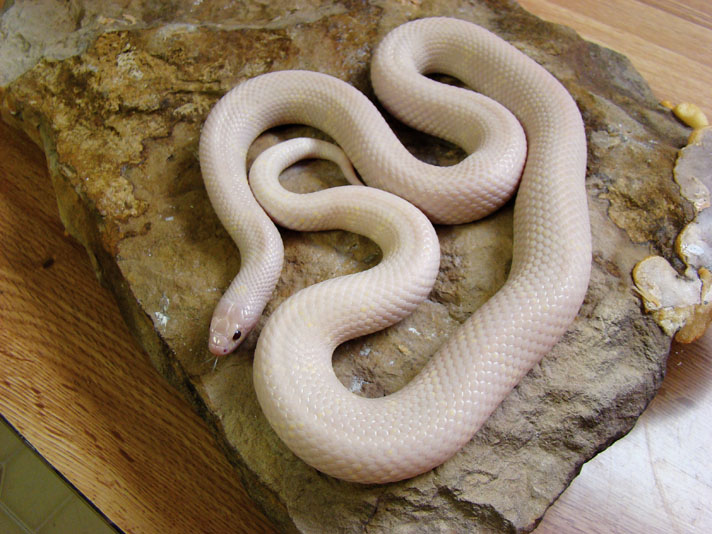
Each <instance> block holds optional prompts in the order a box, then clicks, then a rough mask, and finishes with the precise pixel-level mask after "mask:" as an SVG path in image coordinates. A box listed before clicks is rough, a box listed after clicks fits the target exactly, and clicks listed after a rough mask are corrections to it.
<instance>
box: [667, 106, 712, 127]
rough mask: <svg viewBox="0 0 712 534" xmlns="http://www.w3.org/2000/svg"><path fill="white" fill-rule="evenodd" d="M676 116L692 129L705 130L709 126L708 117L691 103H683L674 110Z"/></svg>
mask: <svg viewBox="0 0 712 534" xmlns="http://www.w3.org/2000/svg"><path fill="white" fill-rule="evenodd" d="M672 112H673V113H674V114H675V116H676V117H677V118H678V119H680V120H681V121H682V122H684V123H685V124H687V125H688V126H690V127H691V128H695V129H697V128H704V127H705V126H709V124H710V123H709V121H708V120H707V117H706V116H705V114H704V113H703V112H702V110H701V109H700V108H699V107H698V106H697V105H696V104H692V103H691V102H682V103H680V104H678V105H677V106H675V107H674V108H673V110H672Z"/></svg>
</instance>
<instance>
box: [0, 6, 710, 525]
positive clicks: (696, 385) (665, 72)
mask: <svg viewBox="0 0 712 534" xmlns="http://www.w3.org/2000/svg"><path fill="white" fill-rule="evenodd" d="M1 2H2V0H0V4H1ZM521 3H522V4H523V5H524V7H526V8H527V9H529V10H530V11H533V12H535V13H537V14H538V15H540V16H542V17H544V18H548V19H551V20H555V21H557V22H562V23H566V24H568V25H570V26H572V27H574V28H575V29H577V30H578V31H579V32H580V33H581V34H582V35H583V36H585V37H587V38H589V39H592V40H595V41H597V42H600V43H604V44H606V45H608V46H609V47H612V48H614V49H617V50H619V51H621V52H624V53H626V54H627V55H628V56H629V57H631V58H632V60H633V62H634V64H635V65H636V66H637V67H638V69H639V70H640V71H641V72H642V73H643V74H644V75H645V76H646V78H647V79H648V80H649V81H650V83H651V86H652V87H653V90H654V91H655V92H656V94H657V95H658V96H659V97H660V98H668V99H670V100H673V101H675V102H679V101H683V100H691V101H694V102H696V103H698V104H700V105H701V106H702V107H703V108H704V110H705V111H706V112H707V113H708V115H710V113H712V91H711V90H710V87H712V58H711V57H710V50H712V3H711V2H709V1H708V0H691V1H685V2H682V1H675V0H670V1H666V0H647V1H643V0H641V1H636V0H600V1H597V2H589V1H584V0H525V1H523V2H521ZM45 167H46V163H45V160H44V156H43V154H42V152H41V151H40V150H39V149H38V148H36V147H35V146H34V145H32V143H31V142H30V141H29V139H28V138H27V137H25V136H24V134H20V133H18V132H17V131H14V130H11V129H10V128H8V127H7V126H5V125H4V124H2V123H0V176H1V178H0V324H1V325H2V326H1V327H0V414H2V416H3V417H5V418H6V419H7V420H8V421H9V422H10V423H11V424H12V425H13V426H14V427H16V428H17V429H18V430H19V431H20V432H21V433H22V434H23V436H25V437H26V438H27V439H28V440H29V441H30V442H31V443H32V444H33V445H34V446H35V447H36V448H37V449H38V450H39V452H40V453H41V454H42V455H43V456H45V458H47V459H48V460H49V461H50V463H52V465H54V466H55V467H56V468H57V469H58V470H59V471H60V472H62V473H63V474H64V476H65V477H67V479H68V480H69V481H70V482H71V483H72V484H74V485H75V486H76V487H77V488H78V489H79V490H80V491H81V492H82V493H84V494H85V495H86V496H87V497H88V498H89V499H90V500H91V501H92V502H94V503H95V504H96V505H97V506H98V508H99V509H100V510H102V511H103V512H104V513H105V514H106V515H107V516H108V517H109V518H110V519H111V520H112V521H114V522H115V523H116V524H117V525H118V526H119V527H120V528H121V529H122V530H124V531H125V532H129V533H139V532H140V533H144V532H177V533H182V532H206V533H207V532H210V533H223V532H272V531H273V530H272V527H270V525H269V524H268V523H267V522H266V521H265V520H264V518H263V517H262V516H261V515H260V513H259V511H258V510H256V508H255V507H254V506H253V505H252V504H251V503H250V501H249V500H248V499H247V497H246V496H245V494H244V491H243V490H242V488H241V487H240V485H239V483H238V481H237V474H236V472H235V471H234V470H233V469H232V468H231V466H230V465H229V464H228V463H227V462H226V460H225V459H224V456H223V455H222V454H221V453H220V451H219V450H218V448H217V447H216V445H215V442H214V441H213V439H212V437H211V436H210V434H209V432H208V431H207V429H206V428H205V426H204V425H203V424H202V422H201V420H200V419H199V418H198V417H197V416H195V415H194V414H193V413H192V411H191V409H190V407H189V406H188V405H187V404H186V403H185V402H184V401H183V400H182V399H181V398H179V397H178V395H177V394H176V393H175V392H174V391H173V390H172V389H170V388H169V387H168V386H167V385H166V384H165V382H164V381H163V380H162V379H161V377H160V376H159V375H158V374H157V373H156V371H155V370H154V369H153V368H152V367H151V366H150V365H149V364H148V361H147V358H146V357H145V356H144V355H143V353H142V352H141V350H140V349H139V348H138V347H137V346H136V344H135V343H134V342H133V341H132V339H131V337H130V335H129V333H128V331H127V329H126V327H125V326H124V323H123V321H122V320H121V317H120V315H119V313H118V310H117V308H116V305H115V303H114V301H113V299H112V297H111V295H110V294H109V293H108V292H107V291H106V290H105V289H104V288H102V287H101V286H100V285H99V284H98V283H97V282H96V279H95V277H94V274H93V272H92V270H91V268H90V266H89V263H88V260H87V258H86V254H85V253H84V251H83V249H82V248H81V247H80V246H79V245H77V243H76V242H74V241H73V240H72V239H71V238H68V237H67V236H66V235H65V234H64V231H63V229H62V226H61V223H60V222H59V218H58V215H57V208H56V205H55V201H54V195H53V192H52V189H51V185H50V182H49V179H48V177H47V172H46V170H45ZM711 392H712V333H710V332H708V334H707V335H706V336H705V337H704V338H703V339H702V340H701V341H699V342H698V343H696V344H693V345H690V346H686V347H682V346H674V347H673V351H672V354H671V357H670V360H669V364H668V375H667V377H666V379H665V381H664V384H663V388H662V389H661V391H660V393H659V395H658V396H657V397H656V399H655V400H654V401H653V403H652V404H651V406H650V408H649V409H648V410H647V411H646V413H645V414H644V415H643V417H642V418H641V419H640V421H639V423H638V425H637V426H636V427H635V429H634V430H633V431H632V432H631V433H630V434H629V435H628V436H626V437H625V438H624V439H622V440H620V441H619V442H618V443H616V444H614V445H613V446H612V447H611V448H609V449H608V450H606V451H605V452H604V453H602V454H601V455H599V456H598V457H596V458H595V459H594V460H593V461H592V462H589V464H587V465H586V466H585V467H584V468H583V471H582V473H581V475H580V476H579V477H578V478H577V479H576V480H575V481H574V482H573V484H572V486H571V487H570V488H569V489H568V490H567V491H566V492H565V493H564V494H563V496H562V497H561V498H560V499H559V501H558V502H557V503H556V504H555V505H554V506H553V507H552V509H551V510H550V511H549V512H548V513H547V515H546V516H545V518H544V520H543V522H542V524H541V525H540V526H539V528H538V529H537V531H536V532H537V534H549V533H554V532H570V533H577V532H587V533H596V532H601V533H603V532H620V533H639V532H646V533H648V532H649V533H663V532H673V533H687V532H705V531H707V530H708V529H706V528H704V527H709V526H710V525H712V516H710V512H709V508H708V505H707V504H706V503H709V502H712V482H711V481H710V462H709V460H708V452H707V448H708V446H709V443H710V442H711V441H712V430H711V429H712V423H710V421H712V393H711Z"/></svg>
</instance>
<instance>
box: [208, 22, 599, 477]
mask: <svg viewBox="0 0 712 534" xmlns="http://www.w3.org/2000/svg"><path fill="white" fill-rule="evenodd" d="M430 72H440V73H444V74H449V75H452V76H454V77H456V78H458V79H460V80H461V81H463V82H464V83H465V84H466V85H468V86H470V87H473V88H476V89H477V90H478V91H481V92H482V93H484V94H487V95H489V96H490V97H492V98H493V99H495V100H496V101H498V102H499V103H500V104H502V105H503V106H504V107H505V108H507V109H508V110H510V111H511V112H512V113H513V114H514V115H515V116H516V119H514V118H512V117H511V115H510V114H509V113H508V112H506V110H504V111H503V109H504V108H502V106H500V105H499V104H496V103H494V102H493V101H491V100H489V99H487V98H486V97H482V96H479V95H477V94H476V93H474V92H472V91H469V90H467V89H463V88H457V87H452V86H447V85H444V84H440V83H437V82H435V81H433V80H430V79H428V78H426V77H425V76H422V74H423V73H430ZM372 81H373V86H374V89H375V90H376V93H377V95H378V97H379V99H380V100H381V102H382V103H383V104H384V106H385V107H386V108H387V109H388V110H389V111H390V112H391V113H393V114H394V115H396V116H397V117H398V118H400V119H401V120H403V121H404V122H406V123H409V124H410V125H412V126H414V127H415V128H417V129H420V130H424V131H426V132H428V133H431V134H433V135H436V136H439V137H442V138H445V139H448V140H450V141H453V142H455V143H457V144H458V145H460V146H461V147H463V148H464V149H465V150H466V151H467V152H468V153H471V154H470V155H469V156H468V157H467V158H465V159H464V160H463V161H462V162H460V163H459V164H457V165H454V166H451V167H434V166H431V165H427V164H425V163H423V162H421V161H419V160H417V159H415V158H414V157H413V156H411V155H410V153H409V152H408V151H407V150H406V149H405V148H404V147H403V146H402V145H401V144H400V142H399V141H398V140H397V138H396V137H395V136H394V134H393V133H392V132H391V130H390V129H389V128H388V126H387V125H386V122H385V121H384V119H383V118H382V117H381V115H380V114H379V113H378V111H377V110H376V108H375V107H374V106H373V104H372V103H371V102H370V101H369V100H368V99H367V98H366V97H365V96H363V95H362V94H361V93H360V92H358V91H357V90H356V89H354V88H352V87H351V86H349V85H348V84H346V83H345V82H342V81H339V80H336V79H334V78H332V77H329V76H326V75H323V74H318V73H313V72H303V71H284V72H275V73H270V74H264V75H262V76H258V77H256V78H253V79H251V80H248V81H246V82H244V83H241V84H240V85H238V86H237V87H236V88H234V89H233V90H232V91H230V92H229V93H227V94H226V95H225V96H224V97H223V98H222V99H221V100H220V101H219V102H218V104H217V105H216V106H215V108H214V109H213V110H212V111H211V113H210V115H209V117H208V119H207V122H206V124H205V126H204V129H203V133H202V137H201V141H200V162H201V168H202V172H203V176H204V179H205V184H206V188H207V191H208V194H209V196H210V199H211V202H212V203H213V206H214V208H215V211H216V212H217V214H218V216H219V217H220V220H221V221H222V223H223V225H224V226H225V228H226V229H227V231H228V232H229V233H230V235H231V236H232V238H233V239H234V240H235V242H236V243H237V245H238V247H239V249H240V254H241V258H242V263H241V268H240V272H239V274H238V275H237V277H236V278H235V280H234V281H233V282H232V284H231V285H230V287H229V288H228V290H227V292H226V293H225V295H224V296H223V298H222V299H221V301H220V303H219V304H218V306H217V308H216V310H215V313H214V315H213V320H212V322H211V330H210V349H211V351H212V352H213V353H214V354H216V355H224V354H227V353H228V352H230V351H231V350H233V349H234V348H235V346H236V345H237V344H238V343H239V342H240V341H242V340H243V339H244V338H245V336H246V334H247V332H249V330H250V329H251V328H252V327H253V326H254V324H255V322H256V321H257V319H258V318H259V316H260V314H261V312H262V309H263V307H264V305H265V303H266V301H267V300H268V299H269V297H270V294H271V292H272V289H273V287H274V285H275V283H276V281H277V279H278V278H279V275H280V270H281V265H282V258H283V251H282V244H281V239H280V237H279V234H278V232H277V230H276V229H275V227H274V225H273V223H272V222H271V221H270V219H269V218H268V217H267V215H266V214H265V213H264V211H263V210H262V209H261V208H260V206H259V205H258V204H257V202H256V201H255V199H254V197H253V195H252V192H251V191H250V188H249V186H248V183H247V171H246V166H247V162H246V158H247V150H248V148H249V147H250V145H251V144H252V142H253V141H254V139H255V138H256V137H257V136H258V135H259V134H260V133H262V132H263V131H265V130H266V129H268V128H270V127H273V126H276V125H279V124H286V123H300V124H308V125H311V126H314V127H316V128H319V129H321V130H323V131H324V132H326V133H327V134H329V135H330V136H331V137H332V138H333V139H334V140H335V141H336V142H337V143H338V144H339V145H340V146H341V147H342V148H343V150H344V151H345V152H346V154H348V157H349V158H350V159H351V161H352V162H353V164H354V166H355V167H356V169H358V171H359V173H360V175H361V177H362V178H363V180H364V181H365V182H366V183H367V184H369V185H372V186H375V187H377V188H380V189H385V190H388V191H391V192H395V193H397V194H398V195H399V196H402V197H403V198H406V199H407V200H409V201H411V202H412V203H414V204H415V205H417V206H418V207H419V208H420V209H422V210H423V211H424V212H425V213H426V214H427V215H428V216H429V217H430V218H431V219H432V220H433V221H434V222H438V223H457V222H466V221H471V220H474V219H477V218H479V217H482V216H483V215H485V214H487V213H489V212H490V211H492V210H493V209H495V208H497V207H498V206H500V205H501V204H502V203H503V202H505V201H506V199H507V198H508V197H509V196H510V195H511V194H512V192H513V190H514V189H515V188H516V185H517V183H518V180H519V175H520V170H521V166H522V164H523V158H524V157H525V156H524V151H525V150H526V149H525V148H523V147H524V138H523V134H522V131H521V128H520V126H519V123H521V125H522V127H523V129H524V132H526V137H527V140H528V153H527V155H526V165H525V166H524V170H523V173H521V184H520V185H519V191H518V194H517V199H516V204H515V210H514V247H513V260H512V267H511V271H510V274H509V278H508V279H507V281H506V283H505V284H504V286H503V287H502V288H501V289H500V290H499V291H498V292H497V293H496V294H495V295H494V296H493V297H492V298H491V299H490V300H489V301H488V302H487V303H485V304H484V305H483V306H482V307H481V308H480V309H479V310H477V311H476V312H475V313H474V314H473V315H472V316H471V317H470V318H469V319H468V320H467V321H466V322H465V323H464V324H463V325H462V326H461V327H460V328H459V329H458V330H457V331H456V332H455V334H454V335H453V336H451V337H450V339H448V340H447V341H446V342H445V343H444V344H443V345H442V347H441V348H440V349H439V350H438V352H437V353H436V354H435V355H434V356H433V357H432V358H431V360H430V361H429V362H428V364H427V365H426V366H425V368H424V369H423V370H422V371H421V372H420V373H419V374H418V375H417V376H416V377H415V378H414V379H413V380H412V381H411V382H410V383H409V384H407V385H406V386H405V387H404V388H402V389H401V390H399V391H397V392H396V393H393V394H391V395H388V396H386V397H382V398H377V399H367V398H362V397H359V396H356V395H354V394H352V393H351V392H349V391H348V390H347V389H346V388H345V387H344V386H343V385H342V384H341V383H340V382H339V380H338V379H337V378H336V376H335V374H334V371H333V368H332V365H331V358H332V354H333V351H334V349H335V348H336V346H338V345H339V344H340V343H343V342H344V341H346V340H348V339H351V338H354V337H356V336H360V335H364V334H366V333H369V332H373V331H376V330H379V329H382V328H384V327H386V326H388V325H390V324H393V323H394V322H397V321H398V320H400V319H401V318H402V317H404V316H405V315H407V314H408V313H410V312H411V311H412V310H413V309H414V308H415V306H417V304H418V303H419V302H420V301H421V300H422V299H423V298H425V297H426V296H427V294H428V292H429V291H430V285H431V284H432V283H433V281H434V278H435V276H436V274H437V268H438V267H437V263H438V258H439V251H438V246H437V240H436V237H435V234H434V232H433V230H432V227H431V226H430V224H429V223H428V222H427V221H426V220H425V218H424V217H423V216H422V215H420V213H419V212H418V210H415V209H414V208H412V206H410V205H409V204H408V203H407V202H405V201H403V200H401V199H399V198H397V197H395V196H393V195H391V194H388V193H384V192H383V191H380V190H374V189H371V188H366V187H354V186H345V187H344V188H334V189H330V190H325V191H320V192H317V193H311V194H308V195H296V194H291V193H289V192H287V191H286V190H284V189H283V188H281V187H280V186H279V184H278V181H277V180H278V179H277V177H278V175H279V172H281V170H282V169H283V168H285V167H286V166H289V165H290V164H292V163H293V162H295V161H296V160H298V159H301V158H303V157H310V156H314V157H326V158H329V159H335V160H336V161H337V162H338V163H339V165H341V167H342V169H344V172H345V174H347V176H348V177H349V180H350V181H354V180H356V178H355V177H354V175H353V173H352V172H351V170H350V167H349V165H348V162H346V161H345V156H343V155H342V154H341V152H340V151H339V150H338V149H336V148H335V147H334V148H327V147H330V146H331V145H327V147H325V146H324V145H323V144H322V143H316V142H313V141H311V142H310V141H304V140H299V141H291V142H289V144H287V145H286V146H284V147H279V146H278V147H276V148H275V149H272V150H270V151H269V152H268V153H265V154H263V155H261V156H260V157H259V158H258V160H257V161H256V162H255V164H254V165H253V170H252V177H251V180H253V182H254V184H253V188H254V189H255V194H257V195H258V198H259V199H260V202H262V203H263V204H264V205H265V207H266V209H268V211H270V213H271V215H272V217H274V218H275V220H277V221H278V222H280V223H283V224H286V225H288V226H290V227H293V228H295V229H302V230H317V229H326V228H342V229H346V230H350V231H354V232H358V233H360V234H364V235H367V236H368V237H370V238H371V239H373V240H374V241H375V242H376V243H377V244H378V245H379V246H381V248H382V250H383V260H382V261H381V263H379V265H377V266H376V267H374V268H372V269H370V270H368V271H365V272H362V273H358V274H354V275H349V276H346V277H341V278H336V279H333V280H328V281H325V282H322V283H320V284H316V285H314V286H311V287H309V288H307V289H304V290H302V291H300V292H298V293H297V294H295V295H293V296H292V297H290V298H289V299H288V300H287V301H285V302H284V303H283V304H282V305H281V306H280V307H279V308H278V309H277V310H276V311H275V312H274V313H273V314H272V315H271V317H270V318H269V320H268V322H267V324H266V325H265V327H264V329H263V331H262V333H261V336H260V339H259V341H258V345H257V349H256V352H255V362H254V382H255V388H256V391H257V396H258V399H259V402H260V404H261V406H262V409H263V411H264V413H265V415H266V416H267V419H268V420H269V422H270V424H271V425H272V427H273V428H274V430H275V431H276V432H277V434H278V435H279V436H280V437H281V438H282V439H283V440H284V441H285V443H286V444H287V446H288V447H289V448H290V449H291V450H292V451H294V452H295V453H296V454H297V455H298V456H299V457H301V458H302V459H303V460H305V461H306V462H307V463H309V464H311V465H312V466H314V467H316V468H317V469H319V470H320V471H323V472H325V473H328V474H330V475H333V476H336V477H339V478H342V479H345V480H350V481H356V482H367V483H369V482H377V483H380V482H389V481H395V480H400V479H404V478H408V477H412V476H414V475H417V474H419V473H423V472H425V471H427V470H429V469H432V468H433V467H435V466H437V465H439V464H441V463H442V462H444V461H445V460H447V459H448V458H450V457H451V456H452V455H453V454H455V453H456V452H457V451H458V450H459V449H460V448H461V447H462V446H463V445H464V444H465V443H466V442H467V441H468V440H469V439H470V438H471V437H472V436H473V435H474V433H475V432H476V431H477V430H478V429H479V428H480V426H481V425H482V424H483V423H484V421H485V420H486V419H487V417H488V416H489V415H490V413H491V412H492V411H493V410H494V409H495V408H496V407H497V406H498V405H499V403H500V402H501V401H502V400H503V399H504V398H505V397H506V395H507V394H508V393H509V392H510V391H511V389H512V388H513V387H514V386H515V385H516V384H517V383H518V382H519V381H520V380H521V378H522V377H523V376H524V375H525V374H526V373H527V372H528V371H529V370H530V369H531V368H532V367H533V366H534V365H535V364H536V363H537V362H539V361H540V359H541V358H542V357H543V356H544V355H545V354H546V353H547V352H548V351H549V350H550V349H551V347H552V346H553V345H554V344H555V343H556V341H557V340H558V339H559V338H560V337H561V335H562V334H563V333H564V332H565V331H566V329H567V327H568V326H569V324H570V323H571V321H572V320H573V319H574V317H575V316H576V314H577V313H578V309H579V307H580V305H581V302H582V301H583V298H584V295H585V292H586V289H587V286H588V280H589V274H590V261H591V237H590V229H589V220H588V209H587V201H586V193H585V188H584V178H585V171H586V139H585V134H584V129H583V123H582V121H581V116H580V114H579V111H578V109H577V107H576V104H575V103H574V101H573V99H572V98H571V97H570V95H569V94H568V93H567V91H566V90H565V89H564V88H563V87H562V86H561V85H560V84H559V83H558V82H557V81H556V80H555V79H554V78H553V77H552V76H551V75H550V74H549V73H548V72H547V71H546V70H544V69H543V68H542V67H540V66H539V65H538V64H536V63H535V62H534V61H532V60H531V59H529V58H528V57H526V56H525V55H524V54H522V53H521V52H519V51H517V50H516V49H515V48H514V47H512V46H511V45H509V44H507V43H506V42H505V41H503V40H502V39H500V38H498V37H496V36H495V35H493V34H491V33H489V32H488V31H486V30H484V29H482V28H480V27H478V26H476V25H474V24H470V23H468V22H464V21H460V20H455V19H448V18H432V19H423V20H418V21H414V22H410V23H407V24H404V25H402V26H400V27H398V28H396V29H395V30H393V31H392V32H391V33H389V34H388V36H387V37H386V38H385V39H384V40H383V42H382V43H381V44H380V46H379V47H378V49H377V51H376V53H375V55H374V59H373V63H372ZM483 110H484V111H483ZM483 113H484V115H483ZM517 119H518V121H517Z"/></svg>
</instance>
